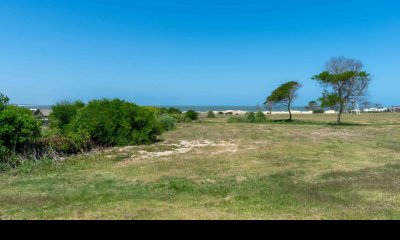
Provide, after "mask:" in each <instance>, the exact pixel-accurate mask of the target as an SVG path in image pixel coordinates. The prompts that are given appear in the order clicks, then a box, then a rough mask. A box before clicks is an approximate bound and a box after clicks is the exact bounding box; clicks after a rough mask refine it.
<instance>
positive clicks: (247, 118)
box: [244, 112, 256, 123]
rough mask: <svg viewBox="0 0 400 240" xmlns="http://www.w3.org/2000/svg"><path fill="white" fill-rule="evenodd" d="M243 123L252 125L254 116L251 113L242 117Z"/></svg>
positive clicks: (254, 119)
mask: <svg viewBox="0 0 400 240" xmlns="http://www.w3.org/2000/svg"><path fill="white" fill-rule="evenodd" d="M244 118H245V121H246V122H249V123H252V122H255V121H256V116H255V115H254V113H253V112H248V113H246V114H245V115H244Z"/></svg>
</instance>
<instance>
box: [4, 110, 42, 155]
mask: <svg viewBox="0 0 400 240" xmlns="http://www.w3.org/2000/svg"><path fill="white" fill-rule="evenodd" d="M40 128H41V126H40V122H39V121H38V120H36V118H35V117H34V116H33V115H32V113H31V111H29V110H28V109H25V108H20V107H16V106H7V107H6V108H5V110H3V111H2V112H0V142H1V143H0V144H1V145H2V147H1V149H2V150H1V151H2V152H5V151H11V152H13V153H16V152H18V151H21V150H22V149H23V148H24V147H25V145H26V144H28V143H29V142H32V141H34V140H35V139H37V138H38V137H39V136H40Z"/></svg>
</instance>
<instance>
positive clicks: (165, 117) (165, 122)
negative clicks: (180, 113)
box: [157, 114, 177, 131]
mask: <svg viewBox="0 0 400 240" xmlns="http://www.w3.org/2000/svg"><path fill="white" fill-rule="evenodd" d="M157 121H158V122H159V124H160V126H161V128H162V129H163V131H170V130H174V129H175V128H176V122H177V121H176V119H175V118H174V117H172V116H171V115H169V114H162V115H161V116H159V117H158V118H157Z"/></svg>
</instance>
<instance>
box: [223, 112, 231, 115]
mask: <svg viewBox="0 0 400 240" xmlns="http://www.w3.org/2000/svg"><path fill="white" fill-rule="evenodd" d="M225 115H233V112H227V113H225Z"/></svg>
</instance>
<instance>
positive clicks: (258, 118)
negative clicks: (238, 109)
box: [255, 111, 267, 123]
mask: <svg viewBox="0 0 400 240" xmlns="http://www.w3.org/2000/svg"><path fill="white" fill-rule="evenodd" d="M266 121H267V118H266V117H265V114H264V113H263V112H261V111H258V112H257V113H256V116H255V122H257V123H263V122H266Z"/></svg>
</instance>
